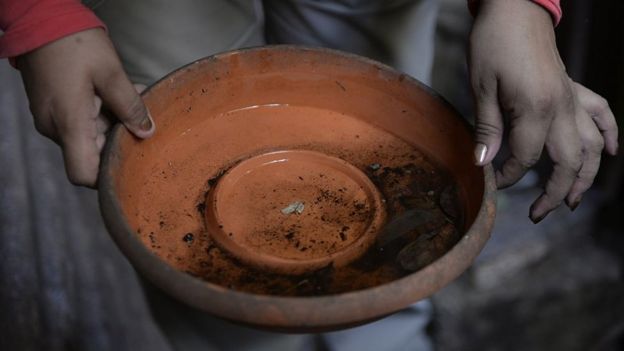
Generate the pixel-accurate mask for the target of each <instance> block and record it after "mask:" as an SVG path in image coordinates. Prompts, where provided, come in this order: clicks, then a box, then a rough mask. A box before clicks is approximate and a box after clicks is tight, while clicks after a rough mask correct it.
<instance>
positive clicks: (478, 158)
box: [474, 143, 487, 165]
mask: <svg viewBox="0 0 624 351" xmlns="http://www.w3.org/2000/svg"><path fill="white" fill-rule="evenodd" d="M486 153H487V146H486V145H484V144H480V143H479V144H477V146H476V147H475V151H474V156H475V162H476V163H477V165H483V162H484V161H485V154H486Z"/></svg>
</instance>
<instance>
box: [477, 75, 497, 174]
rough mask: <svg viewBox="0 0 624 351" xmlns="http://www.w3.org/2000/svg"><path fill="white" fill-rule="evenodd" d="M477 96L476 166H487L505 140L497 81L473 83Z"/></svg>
mask: <svg viewBox="0 0 624 351" xmlns="http://www.w3.org/2000/svg"><path fill="white" fill-rule="evenodd" d="M473 93H474V96H475V108H476V121H475V139H476V140H475V141H476V146H475V151H474V156H475V164H476V165H478V166H483V165H486V164H488V163H490V162H492V160H493V159H494V156H496V154H497V153H498V150H499V149H500V145H501V141H502V138H503V116H502V113H501V110H500V107H499V104H498V93H497V83H496V79H491V80H490V81H480V82H476V83H473Z"/></svg>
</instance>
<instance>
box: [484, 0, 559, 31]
mask: <svg viewBox="0 0 624 351" xmlns="http://www.w3.org/2000/svg"><path fill="white" fill-rule="evenodd" d="M492 13H493V14H496V15H498V14H500V13H514V14H521V15H528V16H531V17H532V18H534V19H535V21H539V22H544V23H548V24H549V25H551V26H552V17H551V16H552V15H551V13H550V12H549V11H548V9H546V8H544V7H542V6H541V5H539V4H537V3H535V2H533V1H531V0H479V12H478V14H477V18H478V17H480V16H485V15H488V14H492Z"/></svg>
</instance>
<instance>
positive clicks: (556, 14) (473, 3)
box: [468, 0, 562, 26]
mask: <svg viewBox="0 0 624 351" xmlns="http://www.w3.org/2000/svg"><path fill="white" fill-rule="evenodd" d="M532 1H533V2H534V3H536V4H538V5H540V6H542V7H544V8H545V9H546V10H547V11H548V12H550V15H551V16H552V18H553V22H554V24H555V26H556V25H558V24H559V21H560V20H561V16H562V12H561V5H560V4H559V0H532ZM468 8H470V12H471V13H472V15H473V16H474V15H475V14H476V13H477V9H478V8H479V0H468Z"/></svg>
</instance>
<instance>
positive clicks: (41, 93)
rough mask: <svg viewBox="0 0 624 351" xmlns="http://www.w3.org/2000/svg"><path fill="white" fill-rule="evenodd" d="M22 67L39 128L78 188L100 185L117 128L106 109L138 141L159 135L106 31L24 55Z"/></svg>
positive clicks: (71, 38)
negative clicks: (104, 155)
mask: <svg viewBox="0 0 624 351" xmlns="http://www.w3.org/2000/svg"><path fill="white" fill-rule="evenodd" d="M17 67H18V69H19V70H20V71H21V74H22V79H23V80H24V85H25V87H26V93H27V94H28V99H29V102H30V110H31V112H32V114H33V116H34V118H35V127H36V128H37V131H39V133H41V134H43V135H45V136H47V137H48V138H50V139H52V140H54V141H55V142H56V143H57V144H59V145H60V146H61V148H62V149H63V157H64V160H65V170H66V172H67V177H68V178H69V180H70V181H71V182H72V183H73V184H76V185H84V186H89V187H95V186H96V184H97V174H98V169H99V164H100V152H101V150H102V147H103V146H104V143H105V141H106V135H107V131H108V129H109V128H110V125H111V121H110V120H109V119H108V117H106V116H104V115H103V114H102V113H101V107H102V105H103V106H104V107H106V108H108V109H109V110H110V111H111V112H112V113H113V114H114V115H115V117H116V118H118V119H119V121H120V122H121V123H123V124H124V125H125V126H126V128H128V130H129V131H130V132H132V133H133V134H134V135H135V136H137V137H139V138H148V137H150V136H151V135H152V134H153V133H154V129H155V126H154V123H153V120H152V118H151V116H150V115H149V112H148V111H147V109H146V108H145V105H144V104H143V100H141V97H140V96H139V94H138V93H137V91H136V90H135V87H134V86H133V85H132V83H130V80H129V79H128V77H127V76H126V73H125V72H124V70H123V68H122V66H121V63H120V61H119V58H118V57H117V54H116V52H115V49H114V47H113V45H112V43H111V42H110V40H109V39H108V36H107V35H106V33H105V32H104V31H103V30H102V29H90V30H85V31H82V32H78V33H75V34H72V35H69V36H66V37H64V38H61V39H59V40H56V41H54V42H51V43H49V44H47V45H44V46H42V47H40V48H38V49H36V50H33V51H31V52H29V53H27V54H24V55H22V56H20V57H19V58H18V59H17Z"/></svg>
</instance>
